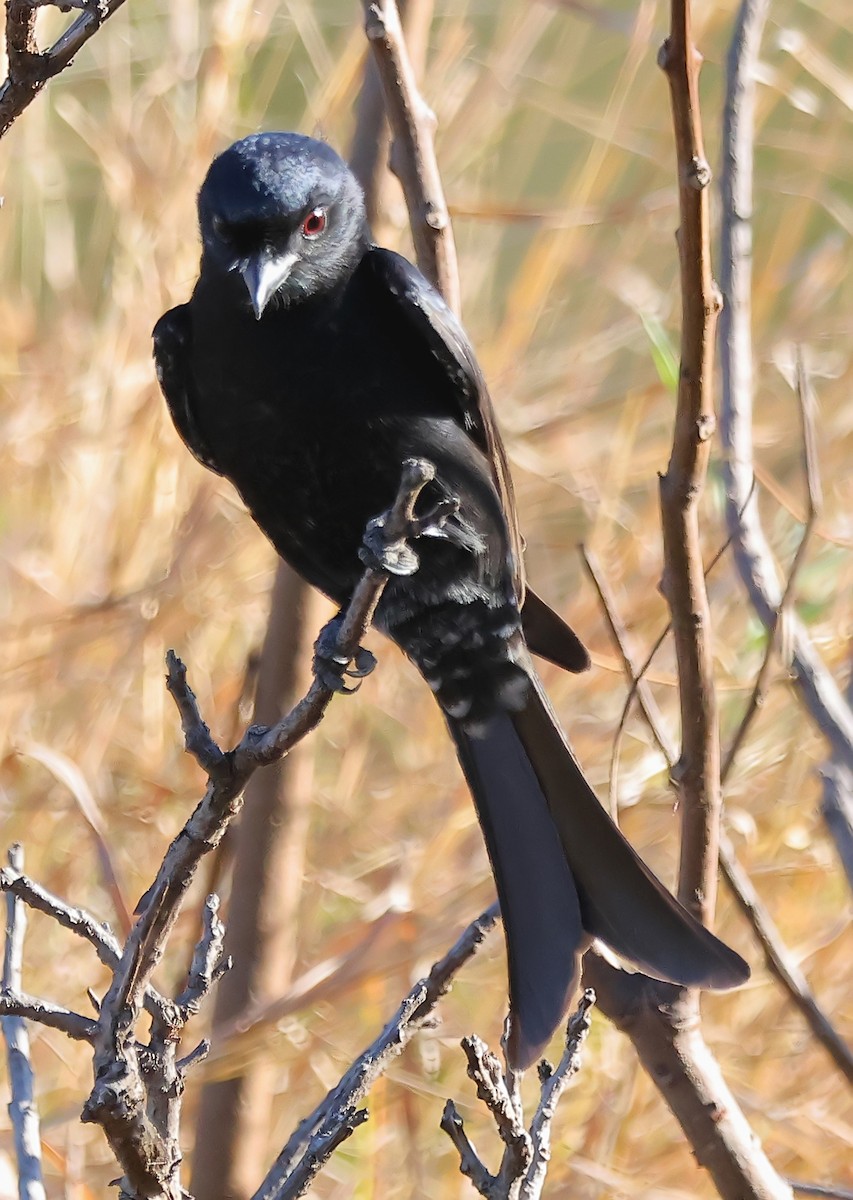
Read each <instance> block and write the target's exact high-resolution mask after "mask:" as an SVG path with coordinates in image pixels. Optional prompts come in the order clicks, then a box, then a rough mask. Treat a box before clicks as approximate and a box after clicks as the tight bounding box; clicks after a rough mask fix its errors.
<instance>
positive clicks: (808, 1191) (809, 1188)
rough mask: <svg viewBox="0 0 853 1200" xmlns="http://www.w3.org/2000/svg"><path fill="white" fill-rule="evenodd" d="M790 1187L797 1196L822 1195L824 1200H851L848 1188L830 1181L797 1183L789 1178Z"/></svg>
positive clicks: (852, 1197) (852, 1193)
mask: <svg viewBox="0 0 853 1200" xmlns="http://www.w3.org/2000/svg"><path fill="white" fill-rule="evenodd" d="M789 1182H790V1184H791V1187H792V1188H793V1189H794V1192H795V1193H796V1195H798V1196H823V1197H826V1200H853V1192H851V1191H850V1189H849V1188H842V1187H837V1186H836V1185H835V1184H832V1183H799V1182H798V1181H797V1180H796V1179H791V1180H790V1181H789Z"/></svg>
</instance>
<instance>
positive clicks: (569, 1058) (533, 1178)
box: [521, 988, 595, 1200]
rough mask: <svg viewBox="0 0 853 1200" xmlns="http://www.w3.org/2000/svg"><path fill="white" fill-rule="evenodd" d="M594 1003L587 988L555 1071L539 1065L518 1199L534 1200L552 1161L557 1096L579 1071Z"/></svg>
mask: <svg viewBox="0 0 853 1200" xmlns="http://www.w3.org/2000/svg"><path fill="white" fill-rule="evenodd" d="M594 1004H595V992H594V991H593V989H592V988H587V989H586V991H585V992H584V994H583V995H582V996H581V998H580V1001H579V1003H578V1006H577V1009H576V1010H575V1012H573V1013H572V1015H571V1016H570V1017H569V1023H568V1025H567V1026H566V1046H565V1049H564V1050H563V1055H562V1057H561V1059H560V1061H559V1062H558V1063H557V1066H556V1069H555V1070H553V1071H552V1070H550V1068H549V1069H548V1070H547V1071H546V1070H545V1069H544V1068H545V1065H546V1064H544V1063H542V1064H540V1068H539V1078H540V1082H541V1093H540V1098H539V1105H538V1107H537V1109H536V1112H535V1114H534V1117H533V1120H532V1121H531V1123H530V1136H531V1140H532V1142H533V1160H532V1161H531V1163H530V1167H529V1168H528V1171H527V1178H526V1179H525V1181H524V1186H523V1187H522V1191H521V1200H537V1198H538V1197H539V1196H540V1195H541V1193H542V1188H543V1186H544V1184H545V1172H546V1171H547V1170H548V1163H549V1161H550V1159H551V1123H552V1121H553V1120H554V1114H555V1112H556V1111H557V1104H558V1103H559V1100H560V1097H561V1096H562V1094H563V1092H564V1091H565V1090H566V1087H567V1086H568V1084H569V1081H570V1080H571V1079H572V1078H573V1076H575V1075H577V1073H578V1071H579V1070H580V1069H581V1047H582V1046H583V1044H584V1042H585V1041H586V1037H587V1034H588V1033H589V1030H590V1024H591V1020H590V1014H591V1012H592V1006H593V1005H594Z"/></svg>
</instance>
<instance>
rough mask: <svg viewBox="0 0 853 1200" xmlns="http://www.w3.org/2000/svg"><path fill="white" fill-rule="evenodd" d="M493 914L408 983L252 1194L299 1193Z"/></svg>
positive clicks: (358, 1119)
mask: <svg viewBox="0 0 853 1200" xmlns="http://www.w3.org/2000/svg"><path fill="white" fill-rule="evenodd" d="M497 919H498V906H497V904H493V905H492V906H491V908H488V909H487V910H486V911H485V912H484V913H482V914H481V915H480V916H479V917H478V918H477V920H476V921H473V922H472V923H471V924H470V925H469V926H468V928H467V929H466V930H465V931H464V932H463V933H462V934H461V936H460V937H459V938H458V940H457V941H456V942H455V944H454V945H453V946H452V947H451V949H450V950H449V951H448V952H447V954H445V956H444V957H443V958H441V959H439V961H438V962H436V963H435V964H434V965H433V967H432V969H431V970H430V973H429V975H427V976H426V977H425V978H424V979H421V980H419V982H418V983H416V984H415V985H414V987H413V988H412V990H411V991H410V992H409V994H408V996H406V998H405V999H404V1000H403V1002H402V1004H401V1005H400V1007H399V1009H398V1010H397V1012H396V1013H395V1015H394V1016H393V1017H392V1018H391V1020H390V1021H389V1022H388V1024H387V1025H386V1026H385V1028H384V1029H383V1030H382V1032H381V1033H380V1034H379V1036H378V1037H377V1038H376V1040H375V1041H374V1042H372V1043H371V1045H370V1046H368V1047H367V1049H366V1050H365V1051H364V1052H363V1053H362V1054H360V1055H359V1057H358V1058H357V1059H356V1060H355V1062H354V1063H353V1064H352V1066H351V1067H350V1068H349V1069H348V1070H347V1072H346V1073H345V1074H344V1075H343V1077H342V1078H341V1079H340V1081H339V1082H338V1084H337V1085H336V1086H335V1087H334V1088H332V1090H331V1091H330V1092H329V1093H328V1094H327V1096H326V1097H325V1099H324V1100H322V1101H321V1103H320V1104H318V1105H317V1107H316V1108H315V1109H314V1111H313V1112H312V1113H311V1114H310V1116H308V1117H306V1118H305V1119H304V1120H303V1121H302V1122H300V1124H299V1127H298V1128H297V1129H296V1130H295V1132H294V1134H293V1136H292V1137H291V1138H290V1140H289V1141H288V1142H287V1144H286V1145H285V1146H284V1148H283V1149H282V1151H281V1153H280V1154H279V1156H278V1158H277V1159H276V1161H275V1163H274V1164H273V1166H272V1168H271V1170H270V1172H269V1174H268V1175H267V1177H266V1178H265V1179H264V1181H263V1183H262V1184H261V1186H260V1187H259V1188H258V1190H257V1192H256V1193H255V1195H254V1197H253V1198H252V1200H293V1198H294V1197H296V1196H301V1195H303V1194H304V1191H305V1189H306V1188H307V1187H308V1185H309V1184H310V1182H311V1180H312V1179H313V1178H314V1176H315V1175H316V1174H317V1172H318V1171H319V1170H320V1168H321V1167H322V1165H323V1163H324V1162H325V1161H326V1160H327V1159H328V1157H329V1155H330V1154H331V1153H332V1151H333V1150H334V1149H335V1147H336V1146H339V1145H340V1144H341V1142H342V1141H343V1140H345V1139H346V1138H347V1137H349V1135H350V1134H351V1133H352V1132H353V1130H354V1129H355V1128H356V1127H357V1126H358V1125H359V1124H361V1123H362V1121H363V1120H364V1116H362V1112H363V1110H360V1109H359V1108H358V1105H359V1104H360V1103H361V1101H362V1100H363V1099H364V1097H365V1096H366V1095H367V1092H368V1091H369V1089H370V1088H371V1086H372V1085H373V1083H374V1082H375V1080H376V1079H378V1077H379V1076H380V1075H381V1074H382V1073H383V1072H384V1071H385V1070H386V1069H387V1067H388V1065H389V1063H391V1062H392V1061H393V1059H395V1058H396V1057H397V1055H399V1054H400V1053H401V1051H402V1050H403V1048H404V1047H405V1046H406V1045H407V1044H408V1042H409V1041H411V1039H412V1037H413V1036H414V1035H415V1034H416V1033H417V1032H418V1030H419V1029H422V1028H423V1027H424V1025H426V1024H427V1022H428V1021H429V1020H430V1018H431V1017H432V1014H433V1012H434V1010H435V1006H436V1004H437V1003H438V1001H439V1000H440V999H441V997H442V996H444V995H446V993H447V991H448V989H449V987H450V984H451V982H452V980H453V977H454V976H455V974H456V972H457V971H458V970H459V968H460V967H461V966H462V965H463V964H464V963H466V962H467V961H468V959H469V958H470V957H471V956H472V955H473V954H474V953H475V952H476V950H477V949H478V948H479V946H480V945H481V944H482V942H483V939H484V938H485V937H486V935H487V934H488V933H489V931H490V930H491V929H492V928H493V927H494V925H495V924H496V922H497ZM365 1115H366V1114H365ZM303 1147H304V1149H303ZM300 1151H302V1153H301V1156H300V1157H299V1159H298V1161H297V1155H299V1154H300Z"/></svg>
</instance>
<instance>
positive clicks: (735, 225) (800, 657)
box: [720, 0, 853, 770]
mask: <svg viewBox="0 0 853 1200" xmlns="http://www.w3.org/2000/svg"><path fill="white" fill-rule="evenodd" d="M769 8H770V3H769V0H743V2H742V4H741V7H740V11H739V14H738V20H737V27H736V30H735V34H734V37H733V39H732V43H731V47H730V49H729V57H728V67H727V83H726V109H725V118H724V123H723V170H722V179H721V194H722V224H721V230H720V284H721V287H722V291H723V295H724V297H725V307H724V309H723V313H722V317H721V320H720V335H721V336H720V360H721V367H722V403H721V422H720V424H721V432H722V441H723V448H724V452H725V458H724V476H725V483H726V519H727V522H728V525H729V530H730V532H731V534H732V538H733V541H734V548H735V562H736V564H737V568H738V572H739V574H740V576H741V579H742V580H743V583H744V585H745V587H746V590H747V593H748V595H749V598H750V601H751V603H752V606H753V608H754V609H755V612H756V613H757V614H758V616H759V618H760V620H761V621H762V623H763V624H764V626H765V628H767V629H768V630H769V629H771V628H772V625H773V621H774V620H775V613H776V612H777V611H778V608H779V604H780V601H781V598H782V589H781V586H780V582H779V577H778V574H777V571H776V566H775V563H774V561H773V555H772V554H771V551H770V547H769V545H768V543H767V539H766V537H765V534H764V530H763V528H762V525H761V520H760V516H759V512H758V504H757V498H756V496H755V494H754V492H753V487H754V476H755V472H754V468H753V443H752V400H753V365H752V339H751V293H752V205H753V197H752V191H753V189H752V177H753V138H754V123H755V116H754V114H755V75H756V64H757V62H758V53H759V48H760V45H761V38H762V33H763V30H764V25H765V21H766V18H767V13H768V11H769ZM790 637H791V650H792V655H791V658H792V667H793V671H794V678H795V680H796V683H797V687H798V690H799V693H800V696H801V698H802V700H803V701H804V703H805V705H806V707H807V708H808V711H809V712H810V714H811V716H812V719H813V720H814V722H815V724H816V725H817V726H818V728H819V729H820V730H821V732H822V733H823V735H824V736H825V737H826V738H827V740H828V741H829V742H830V745H831V746H832V749H833V754H834V755H835V756H837V758H838V759H839V761H840V762H842V763H844V764H845V765H846V766H847V767H848V769H851V770H853V709H851V706H850V704H849V703H847V701H845V699H844V697H843V696H842V694H841V692H840V690H839V688H838V686H837V685H836V683H835V680H834V679H833V678H832V675H831V674H830V672H829V671H828V670H827V668H826V665H825V664H824V662H823V661H822V659H821V657H820V655H819V654H818V652H817V650H816V649H815V647H814V645H813V643H812V641H811V639H810V637H809V635H808V632H807V630H806V628H805V626H804V625H803V624H802V622H801V621H800V620H799V619H798V618H797V617H796V616H794V615H793V614H792V615H791V617H790Z"/></svg>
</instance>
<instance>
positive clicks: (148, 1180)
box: [0, 459, 434, 1200]
mask: <svg viewBox="0 0 853 1200" xmlns="http://www.w3.org/2000/svg"><path fill="white" fill-rule="evenodd" d="M433 475H434V470H433V468H432V466H431V464H429V463H426V462H425V461H423V460H420V459H410V460H408V461H407V462H406V463H404V464H403V472H402V481H401V484H400V489H399V491H398V494H397V498H396V500H395V502H394V505H393V507H392V508H391V509H390V510H389V512H388V513H387V514H384V515H383V516H382V517H379V518H377V519H375V520H374V521H372V522H370V524H369V526H368V530H367V532H366V534H365V537H366V539H367V538H370V539H371V541H372V543H377V542H379V543H381V545H382V546H383V547H384V548H386V549H388V550H390V551H391V552H393V553H395V554H397V555H398V556H401V555H403V554H404V553H405V554H406V555H408V557H409V559H410V560H414V561H415V562H416V556H415V554H414V551H412V550H411V549H410V548H408V547H407V546H406V541H405V539H406V537H407V536H413V535H416V534H417V532H418V530H419V528H420V522H419V521H418V520H415V518H414V505H415V502H416V500H417V497H418V496H419V495H420V493H421V491H422V489H423V488H424V486H425V485H426V484H427V483H428V482H429V480H430V479H432V477H433ZM433 517H434V514H433ZM431 519H432V518H431ZM387 578H388V576H387V573H386V572H385V571H384V570H383V569H382V568H380V566H379V565H378V564H375V565H371V566H368V567H367V568H366V570H365V572H364V575H363V577H362V579H361V581H360V583H359V584H358V586H357V587H356V589H355V592H354V594H353V597H352V600H351V602H350V604H349V606H348V608H347V609H346V611H345V612H344V613H343V614H342V617H341V619H340V620H339V621H336V622H335V623H334V625H333V626H331V627H330V628H331V629H332V630H333V631H334V637H335V644H334V655H335V658H336V660H337V661H340V662H341V663H342V664H343V666H344V667H345V666H346V664H347V663H348V662H349V661H350V660H351V659H352V658H353V657H354V656H355V655H356V654H357V652H358V649H359V645H360V642H361V640H362V638H363V637H364V633H365V631H366V629H367V627H368V625H369V624H370V621H371V619H372V616H373V613H374V611H375V608H376V605H377V603H378V601H379V598H380V596H381V594H382V591H383V590H384V587H385V584H386V582H387ZM167 660H168V667H169V674H168V677H167V686H168V688H169V691H170V692H171V694H172V696H173V698H174V700H175V703H176V705H177V707H178V710H179V712H180V715H181V724H182V726H183V730H184V736H185V740H186V745H187V749H188V750H189V751H190V752H191V753H192V754H193V755H194V756H195V757H196V759H197V761H198V762H199V763H200V764H201V765H202V766H203V767H204V769H205V770H206V771H207V774H208V785H207V790H206V793H205V796H204V799H203V800H202V801H201V803H200V804H199V805H198V806H197V808H196V810H195V812H194V813H193V814H192V815H191V816H190V818H189V820H188V821H187V822H186V824H185V826H184V828H183V829H182V830H181V832H180V833H179V834H178V836H177V838H175V840H174V841H173V843H172V845H171V846H170V848H169V850H168V851H167V853H166V856H165V858H164V860H163V863H162V864H161V867H160V869H159V871H158V873H157V877H156V879H155V881H154V883H153V884H152V886H151V887H150V888H149V889H148V891H147V892H146V894H145V896H144V897H143V899H142V901H141V902H140V905H139V917H138V920H137V922H136V924H135V925H134V927H133V929H132V930H131V932H130V934H129V936H128V938H127V941H126V943H125V945H124V947H123V948H122V950H121V953H120V956H119V957H118V960H117V961H116V962H115V963H114V965H113V980H112V983H111V986H110V988H109V990H108V992H107V994H106V996H105V997H104V999H103V1002H102V1003H101V1005H100V1009H99V1012H98V1017H97V1019H96V1020H90V1019H88V1018H85V1017H82V1016H80V1015H79V1014H77V1013H73V1012H71V1011H70V1010H68V1009H65V1008H61V1007H60V1006H58V1005H54V1004H49V1003H47V1002H44V1001H41V1000H36V999H33V998H31V997H28V996H26V995H25V994H23V993H22V992H21V991H20V989H19V988H18V987H17V986H16V987H14V988H4V992H3V995H2V998H0V1011H2V1013H3V1014H4V1015H24V1016H27V1017H29V1018H30V1019H32V1020H36V1021H39V1022H41V1023H42V1024H46V1025H50V1026H52V1027H54V1028H57V1029H60V1030H61V1031H62V1032H64V1033H65V1034H66V1035H67V1036H69V1037H76V1038H81V1039H83V1040H86V1041H88V1042H90V1043H92V1045H93V1051H94V1075H95V1082H94V1086H93V1088H92V1091H91V1093H90V1095H89V1098H88V1100H87V1101H86V1104H85V1106H84V1109H83V1120H84V1121H89V1122H96V1123H97V1124H100V1125H101V1126H102V1128H103V1129H104V1132H105V1134H106V1136H107V1139H108V1141H109V1143H110V1146H111V1149H112V1151H113V1153H114V1154H115V1156H116V1158H117V1159H118V1161H119V1163H120V1165H121V1168H122V1172H123V1177H122V1179H121V1181H120V1192H121V1197H122V1200H143V1198H148V1197H162V1198H163V1200H182V1197H184V1196H185V1195H186V1193H185V1192H184V1190H183V1188H182V1187H181V1183H180V1164H181V1147H180V1137H179V1134H180V1110H181V1099H182V1094H183V1089H184V1075H185V1072H186V1070H187V1068H188V1067H189V1066H190V1065H192V1063H194V1062H197V1061H199V1059H200V1058H201V1057H203V1055H204V1054H205V1053H206V1049H207V1047H206V1045H205V1044H202V1045H201V1046H199V1047H197V1048H196V1050H194V1051H193V1052H192V1053H191V1054H189V1055H188V1056H186V1057H185V1058H184V1059H181V1060H179V1059H178V1057H177V1047H178V1043H179V1040H180V1037H181V1035H182V1033H183V1031H184V1028H185V1025H186V1022H187V1020H188V1019H189V1018H190V1017H191V1016H192V1015H193V1014H194V1013H195V1011H196V1010H197V1008H198V1007H199V1005H200V1004H201V1002H202V1000H203V999H204V997H205V996H206V995H207V993H208V991H209V989H210V988H211V986H212V985H213V983H215V981H216V979H217V978H218V976H219V975H220V974H221V973H222V971H223V970H225V969H226V968H227V963H225V962H224V961H222V951H221V948H222V938H223V932H224V931H223V929H222V926H221V924H220V922H219V920H218V917H217V902H216V901H215V899H211V900H209V901H208V904H207V906H206V908H205V919H204V928H203V931H202V936H201V939H200V941H199V945H198V947H197V949H196V953H195V955H194V958H193V962H192V965H191V967H190V971H189V976H188V979H187V984H186V987H185V988H184V990H183V991H182V993H181V994H180V995H179V997H178V998H177V1000H176V1001H174V1002H164V1001H163V1000H162V998H160V997H159V996H158V995H157V993H154V992H152V991H151V990H150V987H149V981H150V977H151V973H152V972H153V970H154V968H155V966H156V965H157V963H158V962H159V961H160V958H161V957H162V954H163V951H164V948H165V944H166V940H167V938H168V936H169V933H170V931H171V929H172V928H173V926H174V923H175V921H176V919H177V916H178V913H179V910H180V907H181V904H182V902H183V899H184V897H185V895H186V891H187V889H188V887H189V885H190V883H191V882H192V879H193V877H194V875H195V872H196V870H197V868H198V865H199V863H200V861H201V859H202V858H203V856H204V855H205V854H207V853H209V852H210V851H211V850H212V849H214V847H215V846H217V845H218V844H219V842H220V841H221V839H222V837H223V836H224V833H225V831H226V829H227V827H228V825H229V823H230V821H231V820H232V818H233V817H234V816H235V815H236V813H237V812H238V811H239V808H240V805H241V796H242V792H243V789H244V787H245V785H246V782H247V781H248V779H249V778H250V776H251V775H252V773H253V772H254V771H255V770H257V768H258V767H259V766H262V765H264V764H266V763H269V762H271V761H274V760H275V759H277V758H280V757H281V756H283V755H284V754H286V753H287V751H288V750H289V749H290V748H291V746H292V745H294V744H295V743H296V742H297V741H298V740H300V739H301V738H302V737H304V736H305V735H306V733H308V732H309V731H310V730H311V729H313V728H314V727H315V726H316V725H317V723H318V722H319V721H320V719H321V718H322V716H323V713H324V712H325V709H326V707H327V706H328V703H329V701H330V699H331V697H332V695H333V692H332V691H330V690H329V689H328V688H327V687H325V686H324V685H323V684H322V683H321V682H320V681H319V679H318V678H315V680H314V682H313V683H312V685H311V687H310V689H309V691H308V693H307V695H306V696H305V697H304V698H303V700H302V701H300V703H299V704H297V705H296V706H295V708H294V709H293V710H292V712H290V713H288V714H287V716H285V717H284V718H282V720H280V721H279V722H278V723H277V724H276V725H274V726H272V727H271V728H267V727H262V726H251V727H250V728H249V729H248V730H247V731H246V733H245V735H244V737H243V738H242V740H241V741H240V743H239V745H238V746H237V747H236V748H235V749H234V750H231V751H229V752H227V753H223V751H222V750H221V749H220V748H219V747H218V746H217V745H216V743H215V742H214V740H213V738H212V737H211V735H210V731H209V730H208V728H207V726H206V725H205V723H204V720H203V718H202V716H201V713H200V712H199V709H198V704H197V702H196V699H195V696H194V695H193V693H192V690H191V688H190V687H189V684H188V683H187V679H186V670H185V668H184V666H183V664H182V663H181V661H180V660H179V659H178V658H177V656H176V655H175V654H174V653H173V652H171V651H170V652H169V655H168V656H167ZM0 884H2V887H3V890H5V891H7V893H8V894H9V895H10V896H12V898H13V900H14V901H17V900H18V899H22V900H25V901H26V900H28V899H30V898H31V899H33V901H34V904H35V905H36V906H37V907H39V908H41V909H42V910H43V911H46V912H49V913H51V914H52V915H55V916H56V919H57V920H58V921H59V922H60V923H61V924H64V925H66V926H67V927H69V928H73V929H74V930H75V931H76V932H78V933H80V934H82V936H84V937H85V938H87V940H89V941H90V942H92V944H93V945H94V946H95V947H96V949H97V950H98V952H99V954H100V956H101V957H102V958H104V959H107V960H110V959H112V958H113V956H114V955H115V949H116V948H115V943H114V941H113V939H112V935H111V934H110V933H109V931H108V930H104V929H103V927H99V926H98V925H97V922H96V921H95V920H94V919H93V918H92V917H89V916H88V915H87V914H84V913H80V912H79V910H75V909H72V908H71V906H69V905H66V904H63V903H62V902H59V901H55V900H53V898H51V897H50V896H49V895H48V894H47V893H45V892H44V891H43V890H42V889H37V888H36V887H35V886H34V885H31V884H29V881H24V877H23V876H21V874H20V872H19V871H17V870H15V869H14V868H10V869H9V870H7V871H4V872H3V874H2V876H0ZM146 1001H148V1002H149V1010H150V1011H151V1016H152V1019H151V1030H150V1041H149V1042H148V1043H147V1044H145V1045H142V1044H140V1043H139V1042H138V1041H137V1038H136V1032H135V1028H136V1023H137V1019H138V1017H139V1016H140V1013H141V1010H142V1007H143V1004H145V1003H146ZM372 1077H375V1076H372ZM372 1077H371V1078H372ZM359 1119H360V1118H359ZM349 1120H350V1122H351V1123H352V1122H355V1123H358V1120H357V1114H351V1115H350V1117H349ZM353 1127H354V1124H353ZM338 1140H340V1138H338ZM326 1144H327V1145H329V1146H331V1147H332V1148H333V1147H334V1145H335V1144H337V1141H336V1140H335V1139H334V1138H332V1139H331V1141H329V1140H328V1139H327V1143H326ZM329 1152H331V1150H329ZM322 1158H323V1156H322V1155H320V1159H318V1162H319V1161H320V1160H321V1159H322ZM294 1194H297V1193H294Z"/></svg>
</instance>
